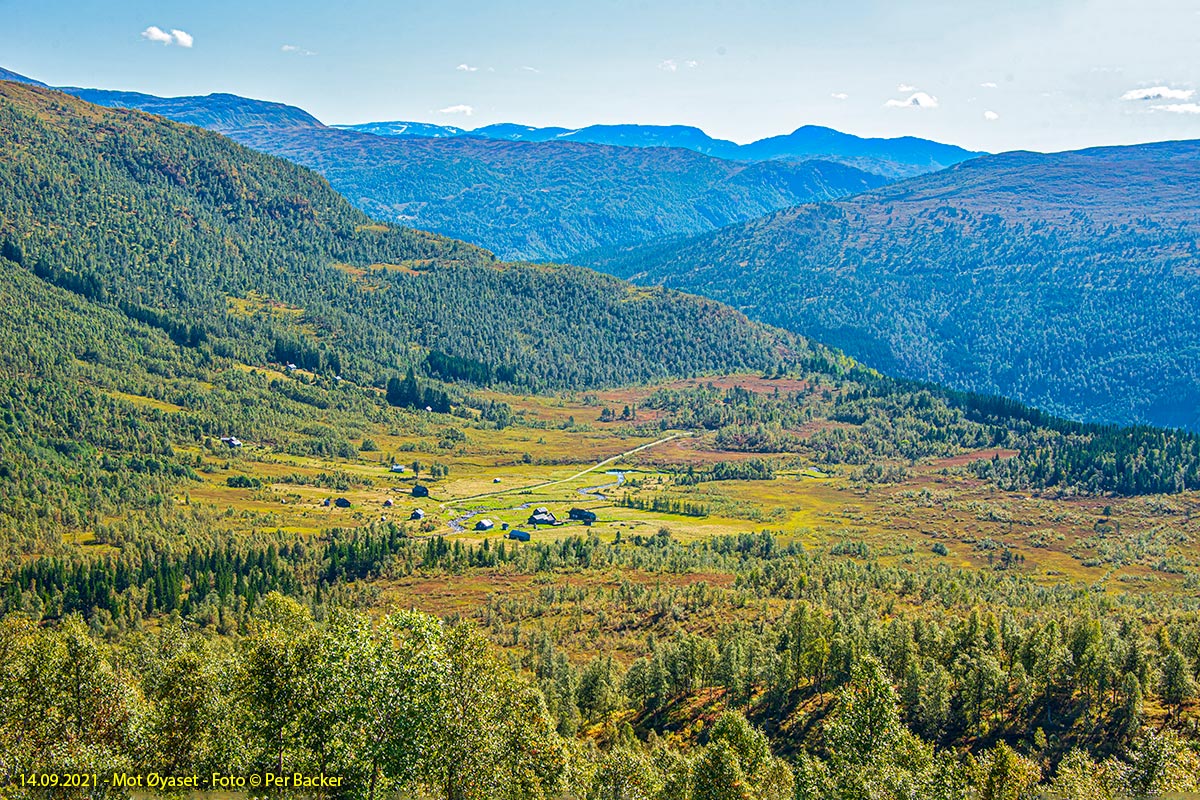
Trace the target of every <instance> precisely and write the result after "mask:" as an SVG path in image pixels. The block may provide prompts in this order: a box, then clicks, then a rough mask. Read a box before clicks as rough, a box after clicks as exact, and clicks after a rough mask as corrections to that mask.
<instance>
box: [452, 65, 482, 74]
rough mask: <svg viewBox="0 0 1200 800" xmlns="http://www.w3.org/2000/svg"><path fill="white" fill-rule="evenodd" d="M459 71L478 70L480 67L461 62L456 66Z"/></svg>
mask: <svg viewBox="0 0 1200 800" xmlns="http://www.w3.org/2000/svg"><path fill="white" fill-rule="evenodd" d="M455 69H456V70H458V71H459V72H478V71H479V67H472V66H471V65H470V64H459V65H458V66H457V67H455Z"/></svg>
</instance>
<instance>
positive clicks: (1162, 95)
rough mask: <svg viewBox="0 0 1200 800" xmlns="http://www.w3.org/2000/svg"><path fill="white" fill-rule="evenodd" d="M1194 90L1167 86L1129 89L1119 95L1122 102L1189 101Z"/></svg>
mask: <svg viewBox="0 0 1200 800" xmlns="http://www.w3.org/2000/svg"><path fill="white" fill-rule="evenodd" d="M1195 93H1196V91H1195V90H1194V89H1172V88H1171V87H1169V86H1151V87H1149V88H1148V89H1130V90H1129V91H1128V92H1126V93H1125V94H1123V95H1121V99H1122V100H1191V99H1192V95H1194V94H1195Z"/></svg>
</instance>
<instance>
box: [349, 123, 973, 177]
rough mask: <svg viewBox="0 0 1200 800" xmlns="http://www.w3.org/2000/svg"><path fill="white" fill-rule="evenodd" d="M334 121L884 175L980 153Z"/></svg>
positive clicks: (793, 138)
mask: <svg viewBox="0 0 1200 800" xmlns="http://www.w3.org/2000/svg"><path fill="white" fill-rule="evenodd" d="M338 127H341V128H344V129H346V130H353V131H359V132H362V133H374V134H378V135H382V136H437V137H450V136H465V137H475V138H482V139H500V140H504V141H520V142H551V141H557V142H586V143H589V144H606V145H614V146H618V147H679V148H683V149H685V150H694V151H696V152H697V153H704V154H705V155H709V156H714V157H716V158H723V159H726V160H730V161H772V160H784V161H787V160H791V161H810V160H820V161H833V162H836V163H840V164H846V165H848V166H852V167H856V168H858V169H862V170H866V171H867V172H874V173H876V174H879V175H883V176H885V177H888V178H902V177H910V176H913V175H920V174H923V173H926V172H934V171H936V170H939V169H945V168H946V167H949V166H953V165H954V164H958V163H961V162H963V161H966V160H968V159H971V158H975V157H976V156H978V155H981V154H980V153H977V152H973V151H970V150H965V149H963V148H961V147H956V146H955V145H949V144H942V143H940V142H934V141H930V140H928V139H918V138H916V137H912V136H902V137H898V138H894V139H867V138H862V137H860V136H854V135H852V134H848V133H842V132H841V131H836V130H833V129H832V128H823V127H820V126H817V125H805V126H804V127H802V128H798V129H796V130H795V131H793V132H791V133H789V134H786V135H782V136H772V137H770V138H767V139H760V140H758V141H756V142H751V143H750V144H737V143H736V142H731V141H728V140H726V139H714V138H713V137H711V136H709V135H708V134H707V133H705V132H704V131H702V130H700V129H699V128H695V127H692V126H689V125H589V126H587V127H585V128H577V129H570V128H537V127H531V126H529V125H517V124H513V123H499V124H496V125H487V126H484V127H482V128H476V129H474V130H462V129H459V128H452V127H449V126H438V125H425V124H423V123H419V122H368V123H364V124H361V125H342V126H338ZM423 131H427V132H423Z"/></svg>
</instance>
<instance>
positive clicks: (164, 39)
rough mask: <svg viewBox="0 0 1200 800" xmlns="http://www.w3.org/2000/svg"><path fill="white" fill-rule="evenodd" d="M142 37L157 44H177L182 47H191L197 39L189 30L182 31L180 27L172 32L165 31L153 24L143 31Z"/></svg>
mask: <svg viewBox="0 0 1200 800" xmlns="http://www.w3.org/2000/svg"><path fill="white" fill-rule="evenodd" d="M142 38H143V39H145V40H146V41H149V42H155V43H156V44H166V45H171V44H177V45H179V46H180V47H191V46H192V44H193V43H195V41H196V40H195V39H194V38H193V37H192V35H191V34H190V33H188V32H187V31H181V30H179V29H178V28H172V29H171V31H170V33H168V32H167V31H164V30H163V29H162V28H160V27H158V26H157V25H151V26H150V27H149V28H146V30H144V31H142Z"/></svg>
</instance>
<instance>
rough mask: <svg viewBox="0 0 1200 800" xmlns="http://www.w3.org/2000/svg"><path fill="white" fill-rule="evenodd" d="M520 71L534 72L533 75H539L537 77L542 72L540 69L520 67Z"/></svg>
mask: <svg viewBox="0 0 1200 800" xmlns="http://www.w3.org/2000/svg"><path fill="white" fill-rule="evenodd" d="M521 69H523V70H525V71H526V72H535V73H537V74H539V75H540V74H541V72H542V71H541V70H540V69H538V68H537V67H530V66H525V67H521Z"/></svg>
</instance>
